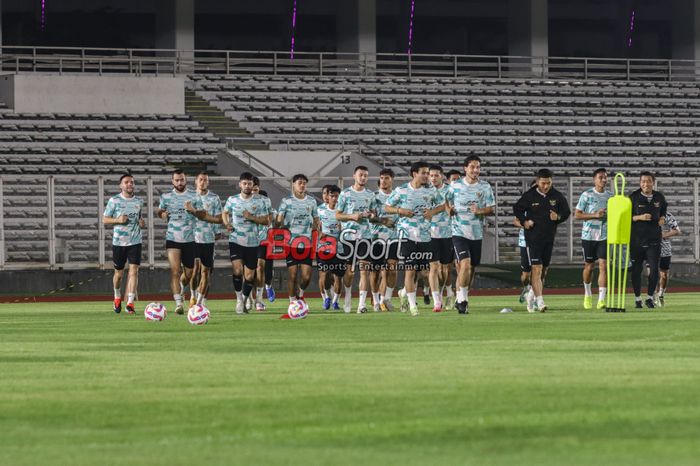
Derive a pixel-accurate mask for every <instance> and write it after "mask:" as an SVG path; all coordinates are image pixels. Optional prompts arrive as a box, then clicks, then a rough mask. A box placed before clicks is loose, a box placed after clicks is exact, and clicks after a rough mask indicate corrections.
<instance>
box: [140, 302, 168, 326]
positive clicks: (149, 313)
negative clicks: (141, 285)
mask: <svg viewBox="0 0 700 466" xmlns="http://www.w3.org/2000/svg"><path fill="white" fill-rule="evenodd" d="M143 315H144V316H145V317H146V320H151V321H154V322H160V321H161V320H164V319H165V317H166V316H167V311H166V309H165V306H163V305H162V304H161V303H151V304H149V305H148V306H146V309H144V311H143Z"/></svg>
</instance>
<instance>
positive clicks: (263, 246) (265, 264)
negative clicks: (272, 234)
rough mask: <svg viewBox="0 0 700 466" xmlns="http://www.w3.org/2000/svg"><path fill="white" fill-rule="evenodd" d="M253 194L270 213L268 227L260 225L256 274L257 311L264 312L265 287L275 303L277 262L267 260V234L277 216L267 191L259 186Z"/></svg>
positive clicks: (269, 299)
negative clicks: (273, 284) (274, 269)
mask: <svg viewBox="0 0 700 466" xmlns="http://www.w3.org/2000/svg"><path fill="white" fill-rule="evenodd" d="M255 178H257V177H255ZM253 193H255V194H258V195H260V196H261V197H262V198H263V202H264V203H265V209H266V210H267V212H268V215H269V218H270V222H269V223H268V224H267V225H258V239H259V240H260V246H258V268H257V271H256V272H255V286H256V290H255V310H256V311H264V310H265V303H263V302H262V299H263V287H264V288H265V292H266V293H267V300H268V301H270V302H271V303H272V302H274V301H275V289H274V288H273V287H272V271H273V267H274V265H275V261H274V260H272V259H270V260H267V259H266V256H265V252H266V250H267V232H268V231H269V230H270V225H271V224H272V221H273V219H274V218H275V216H276V215H277V213H276V212H275V209H273V208H272V202H271V201H270V198H269V197H268V195H267V191H263V190H261V189H260V186H259V185H258V187H257V189H256V188H255V187H254V188H253Z"/></svg>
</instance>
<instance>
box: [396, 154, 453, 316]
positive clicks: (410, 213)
mask: <svg viewBox="0 0 700 466" xmlns="http://www.w3.org/2000/svg"><path fill="white" fill-rule="evenodd" d="M427 184H428V164H427V163H425V162H414V163H413V164H412V165H411V181H410V182H408V183H405V184H403V185H401V186H399V187H398V188H396V189H395V190H394V191H393V192H392V193H391V195H390V196H389V199H387V203H386V206H385V207H384V210H385V212H386V213H388V214H396V215H398V216H399V220H398V222H397V227H398V229H399V241H400V244H399V251H400V252H399V259H403V261H404V265H405V269H406V270H405V274H404V289H405V290H406V295H405V296H406V298H407V300H408V304H409V311H410V313H411V315H412V316H417V315H418V304H417V303H416V271H417V270H423V269H425V268H427V266H428V264H429V263H430V260H431V258H432V251H431V247H430V221H431V220H432V218H433V216H434V215H436V214H437V213H438V212H441V211H444V210H445V209H446V208H447V204H446V202H445V199H444V198H443V197H442V196H441V195H440V193H439V192H437V190H435V189H433V188H431V187H428V186H427ZM433 291H437V290H433Z"/></svg>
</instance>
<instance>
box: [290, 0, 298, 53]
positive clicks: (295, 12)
mask: <svg viewBox="0 0 700 466" xmlns="http://www.w3.org/2000/svg"><path fill="white" fill-rule="evenodd" d="M296 26H297V0H294V6H293V8H292V46H291V49H290V50H289V58H290V60H294V31H295V30H296Z"/></svg>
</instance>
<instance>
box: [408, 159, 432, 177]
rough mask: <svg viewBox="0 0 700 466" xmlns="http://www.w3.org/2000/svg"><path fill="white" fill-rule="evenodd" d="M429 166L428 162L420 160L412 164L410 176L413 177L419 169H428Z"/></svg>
mask: <svg viewBox="0 0 700 466" xmlns="http://www.w3.org/2000/svg"><path fill="white" fill-rule="evenodd" d="M429 166H430V165H428V162H423V161H422V160H420V161H418V162H413V163H412V164H411V176H413V174H414V173H418V172H419V171H420V169H421V168H428V167H429Z"/></svg>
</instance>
